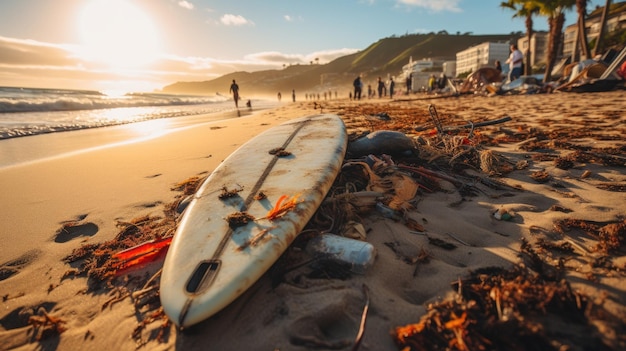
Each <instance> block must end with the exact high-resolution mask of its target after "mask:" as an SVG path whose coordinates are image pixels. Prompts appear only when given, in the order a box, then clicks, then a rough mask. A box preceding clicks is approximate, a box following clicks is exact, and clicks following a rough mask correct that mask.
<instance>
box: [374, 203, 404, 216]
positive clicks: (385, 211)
mask: <svg viewBox="0 0 626 351" xmlns="http://www.w3.org/2000/svg"><path fill="white" fill-rule="evenodd" d="M376 211H377V212H378V213H380V214H381V215H382V216H383V217H385V218H390V219H393V220H394V221H401V220H402V213H400V212H398V211H396V210H394V209H392V208H390V207H389V206H385V205H384V204H383V203H381V202H377V203H376Z"/></svg>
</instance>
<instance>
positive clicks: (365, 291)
mask: <svg viewBox="0 0 626 351" xmlns="http://www.w3.org/2000/svg"><path fill="white" fill-rule="evenodd" d="M363 294H365V306H364V307H363V313H362V314H361V324H360V325H359V332H358V333H357V334H356V339H355V340H354V345H353V346H352V351H357V350H358V349H359V346H360V345H361V340H362V339H363V334H365V322H366V321H367V311H368V310H369V308H370V296H369V288H368V287H367V285H365V284H363Z"/></svg>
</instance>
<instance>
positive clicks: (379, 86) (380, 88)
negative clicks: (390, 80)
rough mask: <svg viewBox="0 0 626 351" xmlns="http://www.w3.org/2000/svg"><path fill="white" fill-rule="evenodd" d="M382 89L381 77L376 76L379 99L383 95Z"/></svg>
mask: <svg viewBox="0 0 626 351" xmlns="http://www.w3.org/2000/svg"><path fill="white" fill-rule="evenodd" d="M383 90H385V82H383V79H382V78H380V77H378V98H379V99H380V98H381V97H383Z"/></svg>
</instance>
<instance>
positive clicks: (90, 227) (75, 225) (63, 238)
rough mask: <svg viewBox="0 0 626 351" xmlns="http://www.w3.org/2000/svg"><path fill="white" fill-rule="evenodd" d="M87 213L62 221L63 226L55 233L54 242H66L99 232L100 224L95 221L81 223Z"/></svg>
mask: <svg viewBox="0 0 626 351" xmlns="http://www.w3.org/2000/svg"><path fill="white" fill-rule="evenodd" d="M85 218H87V215H80V216H78V217H77V219H76V220H71V221H65V222H61V228H60V229H59V230H57V232H56V233H55V234H54V242H57V243H66V242H68V241H70V240H72V239H75V238H78V237H80V236H93V235H96V233H98V229H99V228H98V226H97V225H95V224H94V223H91V222H87V223H80V221H82V220H84V219H85Z"/></svg>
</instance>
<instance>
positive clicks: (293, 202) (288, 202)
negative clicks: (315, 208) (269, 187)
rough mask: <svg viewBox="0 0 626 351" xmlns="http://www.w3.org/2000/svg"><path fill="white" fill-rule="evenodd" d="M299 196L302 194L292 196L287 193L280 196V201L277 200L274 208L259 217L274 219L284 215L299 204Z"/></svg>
mask: <svg viewBox="0 0 626 351" xmlns="http://www.w3.org/2000/svg"><path fill="white" fill-rule="evenodd" d="M298 197H300V194H296V195H294V196H293V197H291V198H289V196H287V195H282V196H281V197H280V198H278V201H276V205H275V206H274V208H272V209H271V210H270V211H269V212H268V213H267V215H266V216H265V217H262V218H259V219H269V220H274V219H277V218H279V217H282V216H284V215H285V214H286V213H287V212H289V211H290V210H293V209H294V208H296V206H297V205H298Z"/></svg>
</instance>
